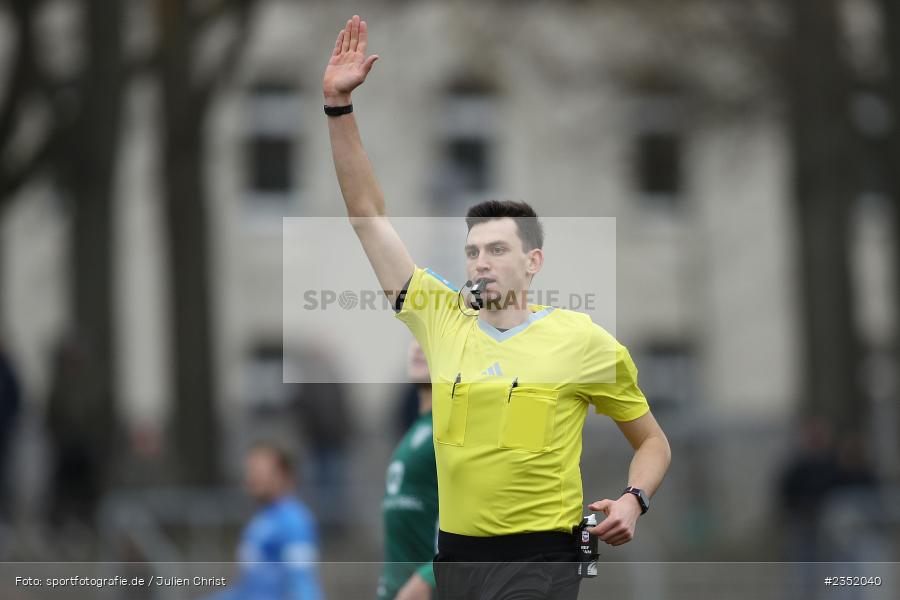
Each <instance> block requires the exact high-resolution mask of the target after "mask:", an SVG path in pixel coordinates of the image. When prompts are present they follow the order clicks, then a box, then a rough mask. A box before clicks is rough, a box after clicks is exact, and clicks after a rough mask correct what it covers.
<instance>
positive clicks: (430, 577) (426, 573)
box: [416, 561, 437, 589]
mask: <svg viewBox="0 0 900 600" xmlns="http://www.w3.org/2000/svg"><path fill="white" fill-rule="evenodd" d="M416 573H418V575H419V577H421V578H422V579H424V580H425V583H427V584H428V585H429V587H431V589H434V588H435V587H437V583H436V582H435V579H434V564H433V563H432V562H430V561H429V562H427V563H425V564H424V565H422V566H421V567H419V568H418V569H416Z"/></svg>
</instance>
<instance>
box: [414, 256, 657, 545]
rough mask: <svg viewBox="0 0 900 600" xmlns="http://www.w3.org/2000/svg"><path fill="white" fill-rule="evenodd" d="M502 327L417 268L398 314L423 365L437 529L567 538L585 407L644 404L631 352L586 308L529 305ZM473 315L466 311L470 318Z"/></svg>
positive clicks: (628, 416)
mask: <svg viewBox="0 0 900 600" xmlns="http://www.w3.org/2000/svg"><path fill="white" fill-rule="evenodd" d="M530 309H531V310H532V313H531V315H530V317H529V318H528V320H527V321H525V322H524V323H522V324H521V325H519V326H517V327H514V328H512V329H509V330H507V331H505V332H501V331H499V330H498V329H495V328H494V327H492V326H491V325H488V324H487V323H485V322H484V321H482V320H480V319H478V318H476V317H467V316H465V315H463V314H462V312H461V311H460V310H459V309H458V307H457V290H456V289H454V288H453V287H452V286H451V285H450V284H449V283H448V282H447V281H446V280H445V279H443V278H442V277H440V276H439V275H437V274H435V273H434V272H432V271H431V270H429V269H420V268H416V270H415V272H414V273H413V276H412V279H411V280H410V282H409V286H408V288H407V294H406V299H405V300H404V302H403V307H402V309H401V310H400V312H399V313H397V317H398V318H399V319H400V320H402V321H403V322H404V323H406V325H407V326H408V327H409V328H410V330H411V331H412V333H413V335H414V336H415V337H416V339H417V340H418V341H419V344H420V345H421V346H422V349H423V351H424V352H425V356H426V357H427V359H428V367H429V370H430V372H431V383H432V390H433V400H432V402H433V407H432V414H433V418H434V441H435V444H434V449H435V459H436V462H437V473H438V497H439V510H440V527H441V529H442V530H443V531H447V532H449V533H456V534H460V535H470V536H494V535H506V534H511V533H524V532H529V531H552V530H558V531H566V532H571V530H572V526H573V525H576V524H577V523H578V522H579V521H580V520H581V516H582V503H583V500H582V491H581V472H580V470H579V467H578V464H579V460H580V458H581V431H582V427H583V425H584V420H585V416H586V414H587V408H588V404H592V405H593V406H594V408H595V410H596V412H598V413H603V414H605V415H608V416H610V417H612V418H613V419H615V420H617V421H630V420H632V419H636V418H638V417H640V416H642V415H643V414H645V413H646V412H647V411H648V410H649V407H648V406H647V400H646V399H645V398H644V395H643V393H641V390H640V389H639V388H638V386H637V368H635V366H634V362H632V360H631V357H630V356H629V354H628V351H627V350H626V349H625V347H624V346H622V345H621V344H619V343H618V342H617V341H616V339H615V338H614V337H613V336H612V335H610V334H609V333H608V332H606V331H605V330H604V329H603V328H601V327H600V326H598V325H596V324H595V323H594V322H593V321H591V319H590V317H588V316H587V315H584V314H582V313H578V312H574V311H569V310H563V309H554V308H553V307H545V306H531V307H530ZM467 312H469V313H471V311H470V310H469V311H467Z"/></svg>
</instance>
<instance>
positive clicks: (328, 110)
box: [325, 104, 353, 117]
mask: <svg viewBox="0 0 900 600" xmlns="http://www.w3.org/2000/svg"><path fill="white" fill-rule="evenodd" d="M352 112H353V105H352V104H348V105H347V106H328V105H327V104H326V105H325V114H326V115H328V116H329V117H339V116H341V115H346V114H347V113H352Z"/></svg>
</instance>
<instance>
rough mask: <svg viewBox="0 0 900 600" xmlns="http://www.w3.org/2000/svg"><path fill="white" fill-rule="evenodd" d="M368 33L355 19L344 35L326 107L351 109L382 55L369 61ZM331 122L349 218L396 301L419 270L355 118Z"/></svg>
mask: <svg viewBox="0 0 900 600" xmlns="http://www.w3.org/2000/svg"><path fill="white" fill-rule="evenodd" d="M367 43H368V28H367V26H366V22H365V21H360V20H359V16H357V15H354V16H353V18H352V19H350V20H349V21H347V25H346V26H345V27H344V28H343V29H342V30H341V32H340V33H339V34H338V37H337V41H336V42H335V44H334V51H333V52H332V53H331V59H330V60H329V61H328V66H327V67H326V69H325V76H324V78H323V81H322V91H323V93H324V94H325V105H326V106H347V105H348V104H350V103H351V99H350V94H351V92H352V91H353V90H354V89H356V88H357V87H358V86H359V85H361V84H362V83H363V82H364V81H365V80H366V76H367V75H368V74H369V71H371V70H372V65H373V64H374V63H375V61H376V60H378V55H377V54H373V55H371V56H369V57H366V45H367ZM326 118H327V119H328V133H329V135H330V137H331V154H332V157H333V158H334V169H335V171H336V172H337V178H338V183H339V184H340V186H341V193H342V194H343V196H344V203H345V204H346V205H347V216H348V217H350V223H351V224H352V225H353V229H354V231H355V232H356V235H357V236H358V237H359V240H360V242H362V245H363V249H364V250H365V252H366V255H367V256H368V257H369V262H370V263H371V264H372V268H373V269H375V275H376V276H377V277H378V283H379V284H381V287H382V289H383V290H384V291H385V292H386V293H387V294H388V295H389V296H390V297H391V300H392V301H393V300H395V299H396V294H397V293H398V292H399V291H400V290H401V289H402V288H403V285H404V284H405V283H406V281H407V280H408V279H409V278H410V276H412V273H413V269H414V265H413V261H412V258H410V256H409V252H408V251H407V250H406V246H405V245H404V244H403V241H402V240H401V239H400V236H398V235H397V231H396V230H395V229H394V227H393V225H391V223H390V221H389V220H388V218H387V212H386V211H385V208H384V195H383V194H382V192H381V188H380V187H379V186H378V180H376V179H375V173H374V172H373V171H372V165H371V163H370V162H369V157H368V156H366V151H365V149H364V148H363V145H362V139H361V138H360V135H359V128H358V127H357V126H356V118H355V117H354V116H353V113H347V114H344V115H341V116H337V117H326Z"/></svg>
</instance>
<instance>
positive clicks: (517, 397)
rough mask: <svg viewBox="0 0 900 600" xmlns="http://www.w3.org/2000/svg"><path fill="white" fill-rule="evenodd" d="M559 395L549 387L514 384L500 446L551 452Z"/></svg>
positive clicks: (504, 418)
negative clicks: (515, 385) (517, 385)
mask: <svg viewBox="0 0 900 600" xmlns="http://www.w3.org/2000/svg"><path fill="white" fill-rule="evenodd" d="M558 397H559V392H558V391H557V390H552V389H548V388H536V387H528V386H520V387H517V388H514V389H513V390H512V394H511V395H510V396H509V402H507V403H506V406H505V407H504V408H503V416H502V418H501V420H500V444H499V446H500V448H511V449H516V450H527V451H528V452H549V450H550V444H551V443H552V441H553V428H554V423H555V422H556V402H557V399H558Z"/></svg>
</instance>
